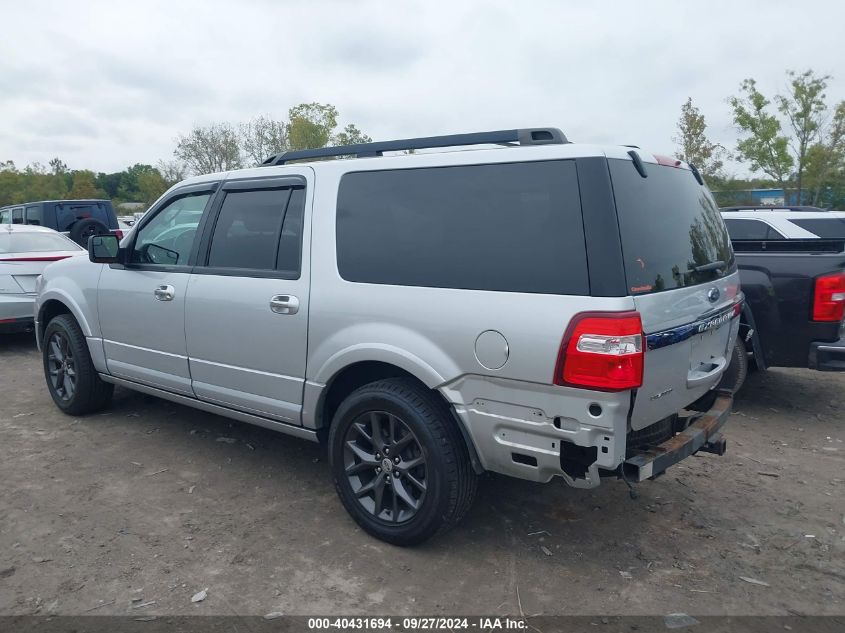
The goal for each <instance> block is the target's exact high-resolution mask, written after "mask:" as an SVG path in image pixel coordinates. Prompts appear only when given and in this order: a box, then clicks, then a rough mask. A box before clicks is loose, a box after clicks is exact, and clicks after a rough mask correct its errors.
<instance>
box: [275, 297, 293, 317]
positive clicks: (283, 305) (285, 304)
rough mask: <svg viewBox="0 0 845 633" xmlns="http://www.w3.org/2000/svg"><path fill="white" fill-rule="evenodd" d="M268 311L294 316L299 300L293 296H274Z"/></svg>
mask: <svg viewBox="0 0 845 633" xmlns="http://www.w3.org/2000/svg"><path fill="white" fill-rule="evenodd" d="M270 309H271V310H272V311H273V312H275V313H276V314H296V313H297V312H299V299H297V298H296V297H294V296H293V295H276V296H274V297H273V298H272V299H270Z"/></svg>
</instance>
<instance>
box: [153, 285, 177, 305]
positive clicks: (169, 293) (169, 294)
mask: <svg viewBox="0 0 845 633" xmlns="http://www.w3.org/2000/svg"><path fill="white" fill-rule="evenodd" d="M153 295H155V298H156V299H158V300H159V301H173V297H175V296H176V288H174V287H173V286H159V287H158V288H156V289H155V290H153Z"/></svg>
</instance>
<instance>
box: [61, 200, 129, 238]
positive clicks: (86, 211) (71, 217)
mask: <svg viewBox="0 0 845 633" xmlns="http://www.w3.org/2000/svg"><path fill="white" fill-rule="evenodd" d="M110 211H111V208H110V207H107V206H106V204H105V203H104V202H83V203H73V202H61V203H58V204H56V230H57V231H70V227H71V226H72V225H73V223H74V222H76V221H77V220H86V219H88V218H93V219H95V220H99V221H100V222H102V223H103V224H105V225H106V226H107V227H109V228H113V227H112V225H111V216H112V215H114V211H111V212H110ZM45 226H46V225H45Z"/></svg>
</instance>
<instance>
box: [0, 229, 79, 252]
mask: <svg viewBox="0 0 845 633" xmlns="http://www.w3.org/2000/svg"><path fill="white" fill-rule="evenodd" d="M81 250H82V247H81V246H79V245H78V244H77V243H76V242H73V241H71V240H69V239H67V238H66V237H65V236H64V235H59V234H58V233H46V232H45V233H22V232H21V233H19V232H17V231H16V232H14V233H11V232H8V231H2V230H0V254H6V253H40V252H45V251H81Z"/></svg>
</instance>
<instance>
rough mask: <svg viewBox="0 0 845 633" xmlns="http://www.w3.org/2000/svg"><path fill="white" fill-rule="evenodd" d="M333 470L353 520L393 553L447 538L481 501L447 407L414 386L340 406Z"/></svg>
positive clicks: (385, 386)
mask: <svg viewBox="0 0 845 633" xmlns="http://www.w3.org/2000/svg"><path fill="white" fill-rule="evenodd" d="M329 462H330V464H331V469H332V475H333V477H334V483H335V488H336V489H337V493H338V496H339V497H340V500H341V502H342V503H343V505H344V507H345V508H346V510H347V512H349V514H350V515H351V516H352V518H353V519H355V521H356V522H357V523H358V525H360V526H361V527H362V528H363V529H364V530H365V531H366V532H368V533H369V534H371V535H372V536H375V537H376V538H378V539H381V540H383V541H387V542H388V543H393V544H394V545H416V544H418V543H422V542H423V541H425V540H427V539H429V538H431V537H432V536H434V535H435V534H438V533H442V532H444V531H446V530H448V529H449V528H451V527H452V526H454V525H455V524H456V523H457V522H458V521H459V520H460V519H461V518H462V517H463V516H464V514H466V512H467V510H468V509H469V507H470V506H471V504H472V501H473V498H474V496H475V490H476V485H477V476H476V474H475V472H474V471H473V470H472V466H471V464H470V461H469V455H468V453H467V448H466V445H465V444H464V441H463V438H462V437H461V433H460V431H459V429H458V428H457V427H456V424H455V421H454V419H453V418H452V416H451V413H450V411H449V409H448V407H447V406H446V404H445V403H444V402H443V401H442V400H440V399H439V398H438V397H437V395H436V394H434V393H432V392H431V391H430V390H428V389H426V388H425V387H424V386H423V385H421V384H419V383H417V382H416V381H414V380H412V379H409V378H390V379H386V380H380V381H378V382H374V383H370V384H368V385H364V386H363V387H360V388H359V389H357V390H356V391H354V392H353V393H352V394H350V395H349V396H348V397H347V398H346V400H344V401H343V402H342V403H341V405H340V407H339V408H338V410H337V412H336V414H335V416H334V420H333V422H332V427H331V431H330V432H329Z"/></svg>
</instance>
